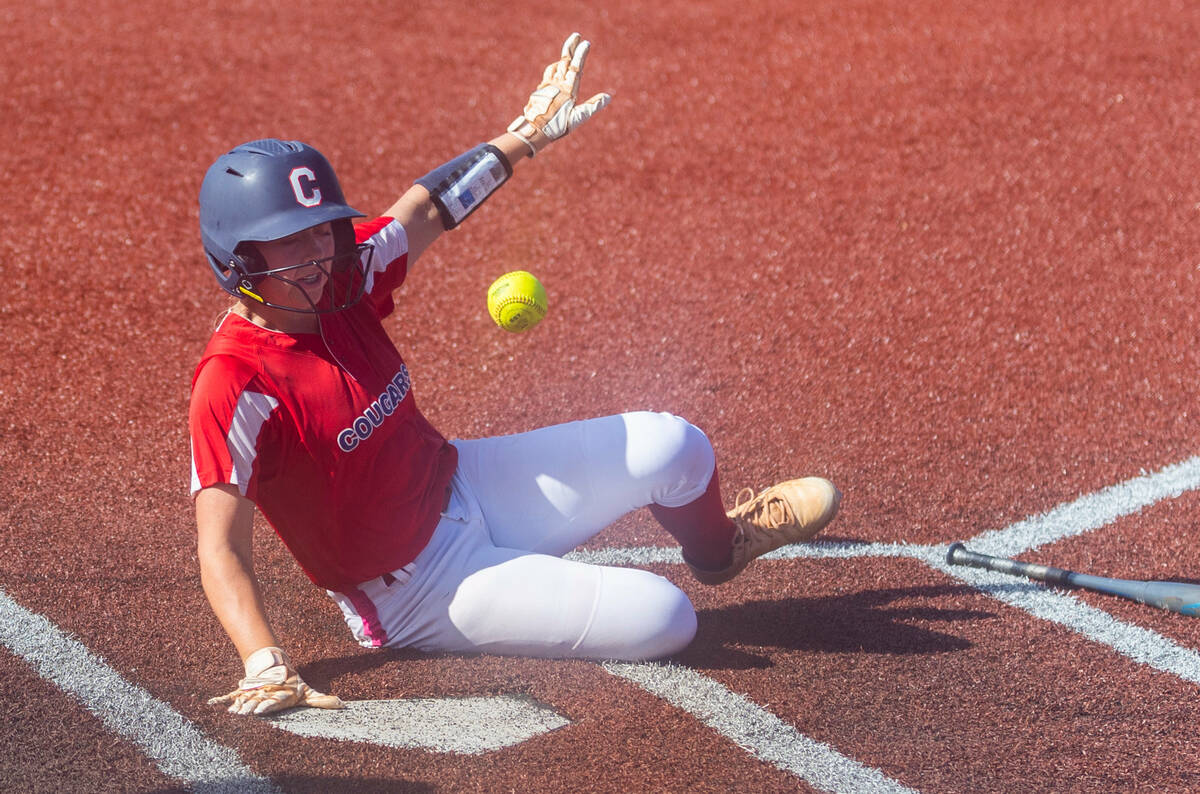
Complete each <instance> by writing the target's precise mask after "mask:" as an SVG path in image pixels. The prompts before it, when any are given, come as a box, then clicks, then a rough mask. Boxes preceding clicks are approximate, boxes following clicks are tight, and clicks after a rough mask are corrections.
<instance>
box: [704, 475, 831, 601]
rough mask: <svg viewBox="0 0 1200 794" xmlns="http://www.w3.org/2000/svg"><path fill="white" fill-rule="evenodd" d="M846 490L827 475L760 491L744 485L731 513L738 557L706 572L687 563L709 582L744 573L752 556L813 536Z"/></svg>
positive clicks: (716, 581) (734, 553) (829, 515)
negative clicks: (714, 569) (734, 525)
mask: <svg viewBox="0 0 1200 794" xmlns="http://www.w3.org/2000/svg"><path fill="white" fill-rule="evenodd" d="M841 501H842V493H841V491H839V490H838V489H837V487H836V486H834V484H833V483H831V482H830V481H829V480H826V479H824V478H823V477H803V478H801V479H799V480H788V481H787V482H781V483H779V484H778V485H773V486H771V487H770V488H768V489H766V490H765V491H763V492H762V493H760V494H759V495H758V496H755V495H754V491H753V490H752V489H750V488H745V489H743V490H742V492H741V493H739V494H738V497H737V502H736V504H735V506H734V508H733V509H732V510H730V511H729V513H728V514H727V515H728V516H729V517H730V518H731V519H732V520H733V523H734V524H736V525H737V533H736V534H735V535H734V536H733V562H731V563H730V565H729V567H728V568H725V569H724V570H721V571H706V570H703V569H701V568H697V567H696V566H694V565H692V564H691V563H688V567H689V568H691V569H692V575H693V576H695V577H696V579H698V580H699V581H701V582H703V583H704V584H710V585H712V584H722V583H724V582H728V581H729V580H730V579H732V578H733V577H735V576H737V575H738V574H739V573H741V572H742V569H743V568H745V567H746V566H747V565H749V564H750V561H751V560H753V559H755V558H757V557H761V556H762V555H764V554H766V553H767V552H769V551H774V550H775V549H777V548H779V547H780V546H786V545H788V544H789V543H801V542H803V541H806V540H810V539H811V538H812V537H813V536H815V535H816V534H817V533H818V532H820V531H821V530H822V529H823V528H824V527H825V525H826V524H828V523H829V522H830V521H832V520H833V517H834V516H835V515H837V511H838V504H839V503H840V502H841Z"/></svg>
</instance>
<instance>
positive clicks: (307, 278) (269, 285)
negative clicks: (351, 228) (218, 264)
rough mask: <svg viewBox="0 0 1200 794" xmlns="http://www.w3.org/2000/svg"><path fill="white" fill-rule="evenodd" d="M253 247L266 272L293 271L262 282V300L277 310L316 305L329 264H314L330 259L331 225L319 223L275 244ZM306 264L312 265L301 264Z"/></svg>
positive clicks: (323, 286)
mask: <svg viewBox="0 0 1200 794" xmlns="http://www.w3.org/2000/svg"><path fill="white" fill-rule="evenodd" d="M257 246H258V250H259V253H261V254H262V255H263V258H264V259H266V260H267V269H268V270H274V269H276V268H281V267H286V268H293V269H291V270H287V271H285V272H283V273H280V274H278V275H276V276H273V277H270V278H266V279H263V281H262V283H261V284H260V285H259V288H258V291H259V293H260V294H261V295H262V296H263V298H265V299H266V300H267V301H268V302H269V303H274V304H276V305H278V306H287V307H294V308H297V309H308V308H311V307H312V306H314V305H316V304H317V303H318V302H319V301H320V299H321V293H322V292H323V291H324V290H325V282H326V281H327V280H328V278H329V275H328V268H329V263H328V262H325V263H324V264H321V265H318V264H316V262H317V261H319V260H322V259H328V258H329V257H331V256H333V253H334V238H333V225H332V224H330V223H322V224H319V225H317V226H313V227H312V228H311V229H305V230H304V231H300V232H296V233H295V234H291V235H288V236H287V237H283V238H280V239H278V240H271V241H270V242H265V243H257ZM307 262H311V263H313V264H302V263H307ZM296 265H301V266H300V267H295V266H296Z"/></svg>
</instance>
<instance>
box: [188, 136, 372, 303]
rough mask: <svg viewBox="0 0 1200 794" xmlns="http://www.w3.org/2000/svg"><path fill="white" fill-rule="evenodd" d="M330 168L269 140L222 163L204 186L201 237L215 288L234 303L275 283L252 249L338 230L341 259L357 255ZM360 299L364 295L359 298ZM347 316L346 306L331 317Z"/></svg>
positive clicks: (348, 214) (307, 151) (315, 155)
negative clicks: (267, 280) (266, 281)
mask: <svg viewBox="0 0 1200 794" xmlns="http://www.w3.org/2000/svg"><path fill="white" fill-rule="evenodd" d="M361 217H363V213H361V212H359V211H358V210H356V209H354V208H353V207H351V206H349V205H348V204H346V198H345V196H344V195H343V194H342V187H341V185H340V184H339V183H338V179H337V175H336V174H334V172H333V167H332V166H330V164H329V161H328V160H326V159H325V156H324V155H323V154H321V153H320V152H319V151H317V150H316V149H314V148H313V147H311V146H309V145H308V144H305V143H301V142H300V141H281V140H277V139H275V138H266V139H263V140H258V141H251V142H249V143H243V144H242V145H240V146H238V147H236V148H234V149H233V150H231V151H229V152H226V153H225V154H223V155H221V156H220V157H218V158H217V160H216V162H214V163H213V164H212V166H210V167H209V169H208V173H206V174H205V175H204V182H203V184H202V185H201V186H200V237H201V239H202V241H203V243H204V253H205V255H206V257H207V259H208V264H209V266H210V267H211V268H212V271H213V274H214V275H215V276H216V277H217V282H218V283H220V285H221V287H222V288H223V289H225V290H226V291H227V292H229V293H231V294H233V295H239V296H240V295H244V294H249V295H251V296H252V297H254V298H256V299H258V300H261V298H259V297H258V296H257V295H255V294H254V292H253V290H254V289H255V287H256V286H257V284H258V282H259V281H261V279H262V278H263V277H264V275H269V274H267V273H265V272H264V271H265V263H264V262H263V261H262V260H261V258H260V257H259V256H258V253H257V251H255V250H254V248H253V246H249V245H246V244H247V243H253V242H266V241H269V240H278V239H280V238H283V237H287V236H288V235H291V234H295V233H296V232H300V231H303V230H305V229H309V228H311V227H313V226H317V225H318V224H321V223H326V222H332V227H333V232H334V238H335V242H336V248H335V250H336V251H337V254H338V255H339V256H341V257H342V258H343V259H345V258H346V257H348V256H349V255H350V254H352V253H353V252H354V249H355V245H354V229H353V225H352V223H351V220H350V219H351V218H361ZM359 296H361V291H360V292H359V295H358V296H355V300H357V297H359ZM340 308H345V306H344V305H339V306H335V307H330V308H329V309H325V310H333V311H336V310H337V309H340Z"/></svg>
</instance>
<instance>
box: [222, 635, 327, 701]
mask: <svg viewBox="0 0 1200 794" xmlns="http://www.w3.org/2000/svg"><path fill="white" fill-rule="evenodd" d="M208 704H209V705H210V706H223V705H225V704H229V712H230V713H231V714H269V713H271V712H272V711H282V710H283V709H290V708H292V707H293V706H312V707H314V708H318V709H340V708H345V707H346V704H344V703H342V701H341V699H340V698H339V697H338V696H337V695H326V694H324V693H322V692H318V691H317V690H315V689H313V688H312V687H310V686H309V685H308V684H306V683H304V681H303V680H301V678H300V675H299V674H298V673H297V672H296V671H295V670H293V669H292V665H291V663H290V662H289V661H288V658H287V654H285V653H284V652H283V650H282V649H280V648H273V647H272V648H259V649H258V650H257V651H255V652H254V653H252V654H250V655H249V656H248V657H246V677H245V678H243V679H242V680H241V681H239V682H238V688H237V689H235V690H233V691H232V692H230V693H229V694H228V695H222V696H221V697H216V698H213V699H212V700H210V701H208Z"/></svg>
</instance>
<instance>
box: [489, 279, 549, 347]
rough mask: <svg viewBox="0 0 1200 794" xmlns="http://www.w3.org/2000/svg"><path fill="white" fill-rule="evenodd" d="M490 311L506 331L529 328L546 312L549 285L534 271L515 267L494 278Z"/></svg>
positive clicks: (519, 330) (490, 292) (497, 323)
mask: <svg viewBox="0 0 1200 794" xmlns="http://www.w3.org/2000/svg"><path fill="white" fill-rule="evenodd" d="M487 306H488V314H490V315H492V319H493V320H495V321H496V325H498V326H500V327H501V328H503V329H504V330H505V331H512V332H513V333H515V334H516V333H520V332H521V331H528V330H529V329H530V328H532V327H533V326H535V325H537V324H538V323H540V322H541V321H542V318H543V317H545V316H546V309H547V308H548V306H547V304H546V289H545V287H543V286H542V282H540V281H538V280H537V278H536V277H534V275H533V274H532V273H529V272H527V271H524V270H514V271H513V272H511V273H505V274H504V275H503V276H501V277H500V278H498V279H496V280H495V281H493V282H492V286H491V287H489V288H488V294H487Z"/></svg>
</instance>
